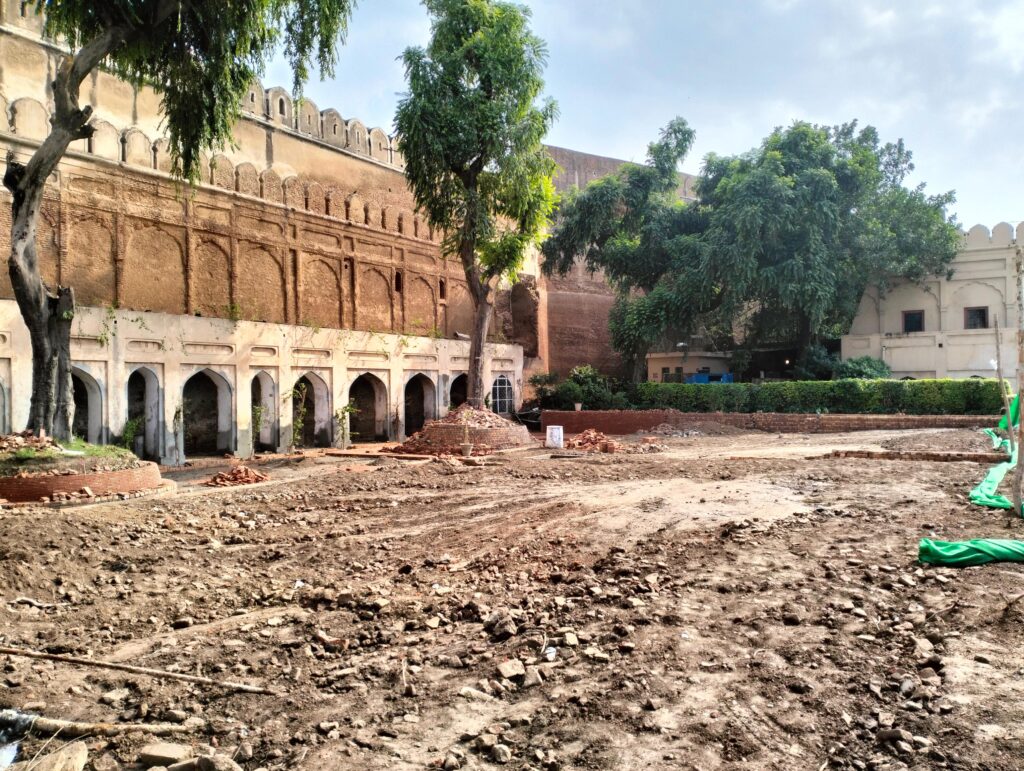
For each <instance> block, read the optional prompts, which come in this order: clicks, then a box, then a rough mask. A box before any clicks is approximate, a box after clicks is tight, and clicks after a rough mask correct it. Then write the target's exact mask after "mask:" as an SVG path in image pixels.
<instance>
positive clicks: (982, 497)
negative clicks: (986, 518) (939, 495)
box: [968, 394, 1020, 509]
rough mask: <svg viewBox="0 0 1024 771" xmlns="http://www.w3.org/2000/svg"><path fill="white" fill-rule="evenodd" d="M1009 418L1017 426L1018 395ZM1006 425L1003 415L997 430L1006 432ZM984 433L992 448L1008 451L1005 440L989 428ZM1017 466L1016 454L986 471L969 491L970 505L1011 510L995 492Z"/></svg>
mask: <svg viewBox="0 0 1024 771" xmlns="http://www.w3.org/2000/svg"><path fill="white" fill-rule="evenodd" d="M1010 417H1011V418H1012V425H1013V426H1014V427H1016V426H1017V424H1018V422H1019V417H1020V394H1017V396H1016V397H1014V400H1013V401H1012V402H1011V403H1010ZM1007 426H1008V423H1007V420H1006V415H1003V419H1002V420H1000V421H999V428H1000V429H1001V430H1002V431H1008V430H1010V429H1008V427H1007ZM985 433H986V434H988V435H989V437H990V438H991V439H992V447H993V448H994V449H996V450H998V449H1003V450H1006V451H1009V449H1010V443H1009V442H1008V441H1007V440H1006V439H1002V438H1000V437H999V435H998V434H996V432H995V431H993V430H992V429H990V428H986V429H985ZM1016 465H1017V453H1016V452H1015V453H1013V455H1011V456H1010V458H1009V460H1006V461H1003V462H1002V463H999V464H997V465H995V466H993V467H992V468H990V469H989V470H988V473H987V474H986V475H985V478H984V479H982V480H981V481H980V482H979V483H978V485H977V487H975V488H974V489H973V490H971V492H970V494H969V495H968V498H969V499H970V501H971V503H976V504H978V505H979V506H988V507H989V508H992V509H1012V508H1013V503H1011V502H1010V499H1009V498H1007V497H1006V496H1005V495H1000V494H999V493H998V492H996V491H997V490H998V489H999V485H1000V484H1002V482H1003V479H1004V478H1005V477H1006V474H1007V472H1009V471H1010V469H1012V468H1013V467H1014V466H1016Z"/></svg>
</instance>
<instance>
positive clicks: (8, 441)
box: [0, 431, 61, 454]
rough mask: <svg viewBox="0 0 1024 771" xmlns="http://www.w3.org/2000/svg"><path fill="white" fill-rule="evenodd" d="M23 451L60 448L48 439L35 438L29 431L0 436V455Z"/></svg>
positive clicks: (45, 437) (46, 437) (44, 437)
mask: <svg viewBox="0 0 1024 771" xmlns="http://www.w3.org/2000/svg"><path fill="white" fill-rule="evenodd" d="M24 449H30V450H35V451H37V452H38V451H39V450H60V449H61V447H60V445H59V444H57V442H55V441H54V440H53V439H51V438H50V437H48V436H36V435H35V434H33V433H32V432H31V431H22V432H21V433H19V434H6V435H4V436H0V454H6V453H14V452H17V451H18V450H24Z"/></svg>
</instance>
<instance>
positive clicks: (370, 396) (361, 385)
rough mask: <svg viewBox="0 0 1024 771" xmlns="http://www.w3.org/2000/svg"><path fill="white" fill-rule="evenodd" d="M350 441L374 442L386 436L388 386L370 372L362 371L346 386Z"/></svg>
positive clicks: (384, 438)
mask: <svg viewBox="0 0 1024 771" xmlns="http://www.w3.org/2000/svg"><path fill="white" fill-rule="evenodd" d="M348 403H349V404H351V405H353V407H355V410H356V411H355V412H354V413H353V414H352V415H350V416H349V420H350V425H351V430H352V441H354V442H374V441H382V440H386V439H387V438H388V388H387V386H386V385H384V381H383V380H381V379H380V378H379V377H377V376H376V375H374V374H373V373H371V372H363V373H362V374H361V375H359V376H358V377H356V378H355V379H354V380H353V381H352V383H351V384H350V385H349V387H348Z"/></svg>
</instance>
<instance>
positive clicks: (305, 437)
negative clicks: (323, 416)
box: [292, 376, 317, 447]
mask: <svg viewBox="0 0 1024 771" xmlns="http://www.w3.org/2000/svg"><path fill="white" fill-rule="evenodd" d="M292 440H293V442H294V443H295V445H296V446H297V447H316V446H317V445H316V399H315V397H314V394H313V384H312V383H311V382H310V380H309V378H307V377H306V376H302V377H300V378H299V379H298V381H296V383H295V388H293V389H292Z"/></svg>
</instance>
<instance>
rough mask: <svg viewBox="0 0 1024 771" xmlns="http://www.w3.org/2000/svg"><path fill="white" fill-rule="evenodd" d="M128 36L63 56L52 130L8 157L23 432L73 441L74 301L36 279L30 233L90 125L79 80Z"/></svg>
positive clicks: (102, 38) (120, 31)
mask: <svg viewBox="0 0 1024 771" xmlns="http://www.w3.org/2000/svg"><path fill="white" fill-rule="evenodd" d="M126 33H127V30H126V28H124V27H111V28H109V29H107V30H105V31H104V32H102V33H100V34H99V35H98V36H97V37H96V38H94V39H93V40H91V41H89V42H88V43H86V44H85V45H84V46H82V48H81V50H80V51H78V53H76V54H75V55H74V57H71V56H66V57H64V59H63V61H62V62H61V63H60V66H59V67H58V69H57V74H56V77H55V78H54V80H53V84H52V85H53V102H54V110H53V115H52V117H51V118H50V123H51V124H52V128H51V130H50V133H49V135H48V136H47V137H46V139H44V140H43V143H42V144H41V145H40V146H39V148H38V149H37V150H36V151H35V153H33V154H32V157H31V158H30V159H29V161H28V163H26V164H22V163H19V162H17V161H16V160H15V157H14V153H13V152H9V153H8V154H7V170H6V172H5V173H4V178H3V182H4V187H6V188H7V189H8V190H10V191H11V194H12V196H13V200H12V203H11V253H10V256H9V258H8V271H9V272H10V276H11V285H12V286H13V288H14V297H15V299H16V300H17V301H18V309H19V310H20V311H21V316H22V318H23V319H24V321H25V326H26V327H28V333H29V341H30V342H31V345H32V400H31V403H30V406H29V420H28V428H29V429H31V430H32V431H45V432H47V433H48V434H51V435H53V436H55V437H57V438H58V439H69V438H71V424H72V419H73V412H74V399H73V396H72V388H71V320H72V319H73V318H74V314H75V295H74V292H73V291H71V289H69V288H66V287H58V288H57V291H56V293H54V292H51V291H50V290H49V289H48V288H47V287H46V285H45V284H44V283H43V280H42V277H41V276H40V274H39V260H38V256H37V254H36V229H37V225H38V221H39V209H40V207H41V206H42V203H43V191H44V189H45V187H46V182H47V180H48V179H49V178H50V175H51V174H52V173H53V172H54V171H55V170H56V168H57V164H58V163H59V162H60V159H61V158H62V157H63V156H64V153H65V152H66V151H67V149H68V146H69V145H70V144H71V143H72V142H74V141H75V140H77V139H86V138H88V137H89V136H91V135H92V133H93V128H92V127H91V126H89V125H88V123H89V119H90V117H91V116H92V108H91V107H88V106H86V107H84V108H79V106H78V95H79V89H80V87H81V85H82V81H83V80H84V79H85V77H86V76H87V75H88V74H89V73H90V72H92V71H93V70H94V69H95V68H96V67H97V66H98V65H99V64H100V62H101V61H103V59H104V58H105V57H106V56H107V55H108V54H109V53H110V52H111V51H113V50H114V49H115V48H116V47H117V46H119V45H121V43H123V42H124V40H125V37H126Z"/></svg>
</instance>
